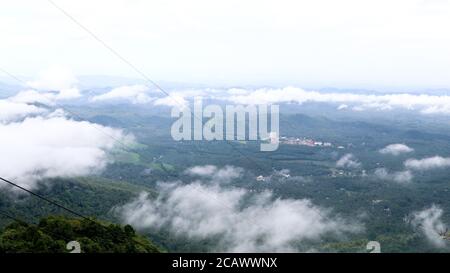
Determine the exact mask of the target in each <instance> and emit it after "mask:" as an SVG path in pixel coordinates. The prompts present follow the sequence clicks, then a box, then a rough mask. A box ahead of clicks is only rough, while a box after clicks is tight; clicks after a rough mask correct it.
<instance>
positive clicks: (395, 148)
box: [379, 144, 414, 156]
mask: <svg viewBox="0 0 450 273" xmlns="http://www.w3.org/2000/svg"><path fill="white" fill-rule="evenodd" d="M413 151H414V149H413V148H410V147H408V146H406V145H405V144H390V145H387V146H386V147H384V148H383V149H381V150H380V151H379V152H380V153H382V154H391V155H395V156H397V155H399V154H402V153H410V152H413Z"/></svg>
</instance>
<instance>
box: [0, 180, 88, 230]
mask: <svg viewBox="0 0 450 273" xmlns="http://www.w3.org/2000/svg"><path fill="white" fill-rule="evenodd" d="M0 180H1V181H3V182H5V183H7V184H9V185H11V186H13V187H16V188H18V189H20V190H22V191H25V192H27V193H29V194H31V195H33V196H35V197H37V198H39V199H42V200H44V201H46V202H48V203H50V204H52V205H54V206H56V207H58V208H61V209H63V210H65V211H67V212H69V213H71V214H73V215H76V216H78V217H81V218H83V219H85V220H88V221H91V222H94V223H97V222H95V221H94V220H92V219H90V218H89V217H87V216H84V215H82V214H81V213H78V212H76V211H74V210H72V209H69V208H67V207H65V206H63V205H61V204H59V203H57V202H56V201H53V200H51V199H49V198H47V197H45V196H42V195H40V194H38V193H35V192H33V191H31V190H28V189H26V188H24V187H22V186H20V185H18V184H16V183H14V182H11V181H10V180H8V179H5V178H3V177H1V176H0Z"/></svg>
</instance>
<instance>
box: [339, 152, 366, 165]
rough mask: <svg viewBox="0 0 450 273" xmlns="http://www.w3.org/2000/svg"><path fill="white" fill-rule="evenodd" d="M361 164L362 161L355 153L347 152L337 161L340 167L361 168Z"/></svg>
mask: <svg viewBox="0 0 450 273" xmlns="http://www.w3.org/2000/svg"><path fill="white" fill-rule="evenodd" d="M360 166H361V163H360V162H358V160H357V159H356V158H355V156H354V155H353V154H345V155H344V156H342V157H341V158H340V159H339V160H338V161H337V162H336V167H339V168H359V167H360Z"/></svg>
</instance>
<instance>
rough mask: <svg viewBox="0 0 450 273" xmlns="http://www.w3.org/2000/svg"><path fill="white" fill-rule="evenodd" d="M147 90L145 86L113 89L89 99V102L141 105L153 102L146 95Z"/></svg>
mask: <svg viewBox="0 0 450 273" xmlns="http://www.w3.org/2000/svg"><path fill="white" fill-rule="evenodd" d="M148 93H149V89H148V87H147V86H145V85H130V86H121V87H117V88H114V89H113V90H111V91H109V92H107V93H105V94H101V95H98V96H95V97H93V98H91V101H93V102H96V101H108V100H128V101H130V102H131V103H135V104H142V103H149V102H151V101H152V100H153V98H152V97H150V96H149V95H148Z"/></svg>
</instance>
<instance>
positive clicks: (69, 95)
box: [27, 66, 81, 100]
mask: <svg viewBox="0 0 450 273" xmlns="http://www.w3.org/2000/svg"><path fill="white" fill-rule="evenodd" d="M77 82H78V80H77V78H76V77H75V75H74V74H73V73H72V71H71V70H70V69H69V68H67V67H62V66H52V67H50V68H48V69H46V70H44V71H42V72H40V73H39V76H38V79H36V80H34V81H30V82H28V83H27V85H28V86H29V87H32V88H34V89H36V90H38V91H40V92H41V93H43V94H44V96H46V97H47V98H48V99H51V100H70V99H75V98H79V97H81V93H80V90H78V88H76V84H77Z"/></svg>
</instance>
